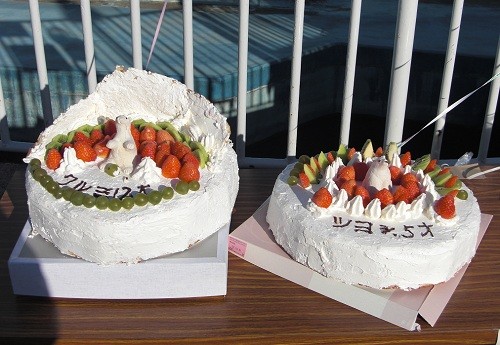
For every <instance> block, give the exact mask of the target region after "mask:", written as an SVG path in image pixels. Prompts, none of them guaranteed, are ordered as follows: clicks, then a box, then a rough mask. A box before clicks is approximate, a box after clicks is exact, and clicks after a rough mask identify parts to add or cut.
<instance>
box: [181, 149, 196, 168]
mask: <svg viewBox="0 0 500 345" xmlns="http://www.w3.org/2000/svg"><path fill="white" fill-rule="evenodd" d="M187 162H190V163H193V164H196V166H197V167H199V166H200V161H199V160H198V158H196V156H195V155H194V154H192V153H191V152H189V153H186V154H185V155H184V157H182V159H181V163H182V164H184V163H187Z"/></svg>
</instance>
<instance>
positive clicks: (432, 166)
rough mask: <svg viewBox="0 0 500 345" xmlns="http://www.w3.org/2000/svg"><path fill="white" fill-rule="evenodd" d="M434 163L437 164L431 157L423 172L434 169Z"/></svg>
mask: <svg viewBox="0 0 500 345" xmlns="http://www.w3.org/2000/svg"><path fill="white" fill-rule="evenodd" d="M436 165H437V159H431V161H430V162H429V164H427V167H426V168H425V170H424V173H426V174H427V173H429V172H431V171H432V170H434V168H435V167H436Z"/></svg>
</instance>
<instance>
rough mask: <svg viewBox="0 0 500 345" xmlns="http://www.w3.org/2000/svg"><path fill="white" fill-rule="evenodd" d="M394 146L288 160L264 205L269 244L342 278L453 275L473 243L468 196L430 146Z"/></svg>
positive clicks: (473, 212) (402, 282)
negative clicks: (426, 151) (421, 150)
mask: <svg viewBox="0 0 500 345" xmlns="http://www.w3.org/2000/svg"><path fill="white" fill-rule="evenodd" d="M398 151H399V148H398V146H397V145H396V144H395V143H391V144H389V145H388V146H387V147H386V148H385V149H382V148H381V147H379V148H378V149H376V150H374V147H373V144H372V142H371V140H367V141H366V142H365V144H364V145H363V147H362V149H361V150H360V151H357V150H356V149H355V148H353V147H351V148H349V147H347V146H346V145H340V146H339V149H338V150H336V151H329V152H326V153H324V152H320V153H319V154H318V155H316V156H312V157H309V156H305V155H304V156H301V157H300V158H299V160H298V162H297V163H295V164H290V165H289V166H287V167H286V168H285V170H284V171H283V172H282V173H281V174H280V175H279V177H278V178H277V181H276V183H275V186H274V189H273V193H272V195H271V198H270V203H269V209H268V213H267V221H268V223H269V227H270V229H271V231H272V232H273V234H274V236H275V239H276V241H277V243H278V244H280V245H281V246H282V247H283V248H284V250H285V251H286V252H288V254H289V255H290V256H291V257H292V258H293V259H295V260H297V261H298V262H300V263H302V264H304V265H307V266H309V267H310V268H312V269H313V270H315V271H317V272H319V273H321V274H322V275H325V276H327V277H332V278H335V279H338V280H341V281H343V282H346V283H349V284H359V285H364V286H369V287H373V288H400V289H405V290H409V289H415V288H418V287H420V286H424V285H430V284H438V283H440V282H444V281H447V280H449V279H450V278H452V277H453V276H454V275H455V273H456V272H457V271H458V270H459V269H460V268H461V267H462V266H464V265H465V264H466V263H468V262H470V260H471V259H472V257H473V256H474V254H475V251H476V241H477V236H478V232H479V225H480V210H479V206H478V203H477V200H476V198H475V197H474V195H473V193H472V191H471V190H470V189H469V188H467V186H465V184H463V183H462V181H461V180H460V179H459V178H458V176H455V175H453V174H452V172H451V171H450V168H449V167H447V166H441V165H439V164H438V162H437V160H435V159H431V157H430V155H424V156H422V157H419V158H417V159H412V156H411V153H410V152H404V153H399V152H398Z"/></svg>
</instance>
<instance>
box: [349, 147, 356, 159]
mask: <svg viewBox="0 0 500 345" xmlns="http://www.w3.org/2000/svg"><path fill="white" fill-rule="evenodd" d="M355 153H356V149H355V148H354V147H351V148H350V149H349V151H347V160H348V161H350V160H351V159H352V157H354V154H355Z"/></svg>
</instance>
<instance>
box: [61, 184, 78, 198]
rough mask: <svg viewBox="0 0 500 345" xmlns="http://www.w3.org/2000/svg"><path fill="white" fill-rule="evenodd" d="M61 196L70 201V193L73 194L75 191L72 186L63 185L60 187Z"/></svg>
mask: <svg viewBox="0 0 500 345" xmlns="http://www.w3.org/2000/svg"><path fill="white" fill-rule="evenodd" d="M62 190H63V191H62V197H63V198H64V200H66V201H70V200H71V195H73V193H74V192H75V190H74V189H73V188H70V187H67V186H65V187H63V188H62Z"/></svg>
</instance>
